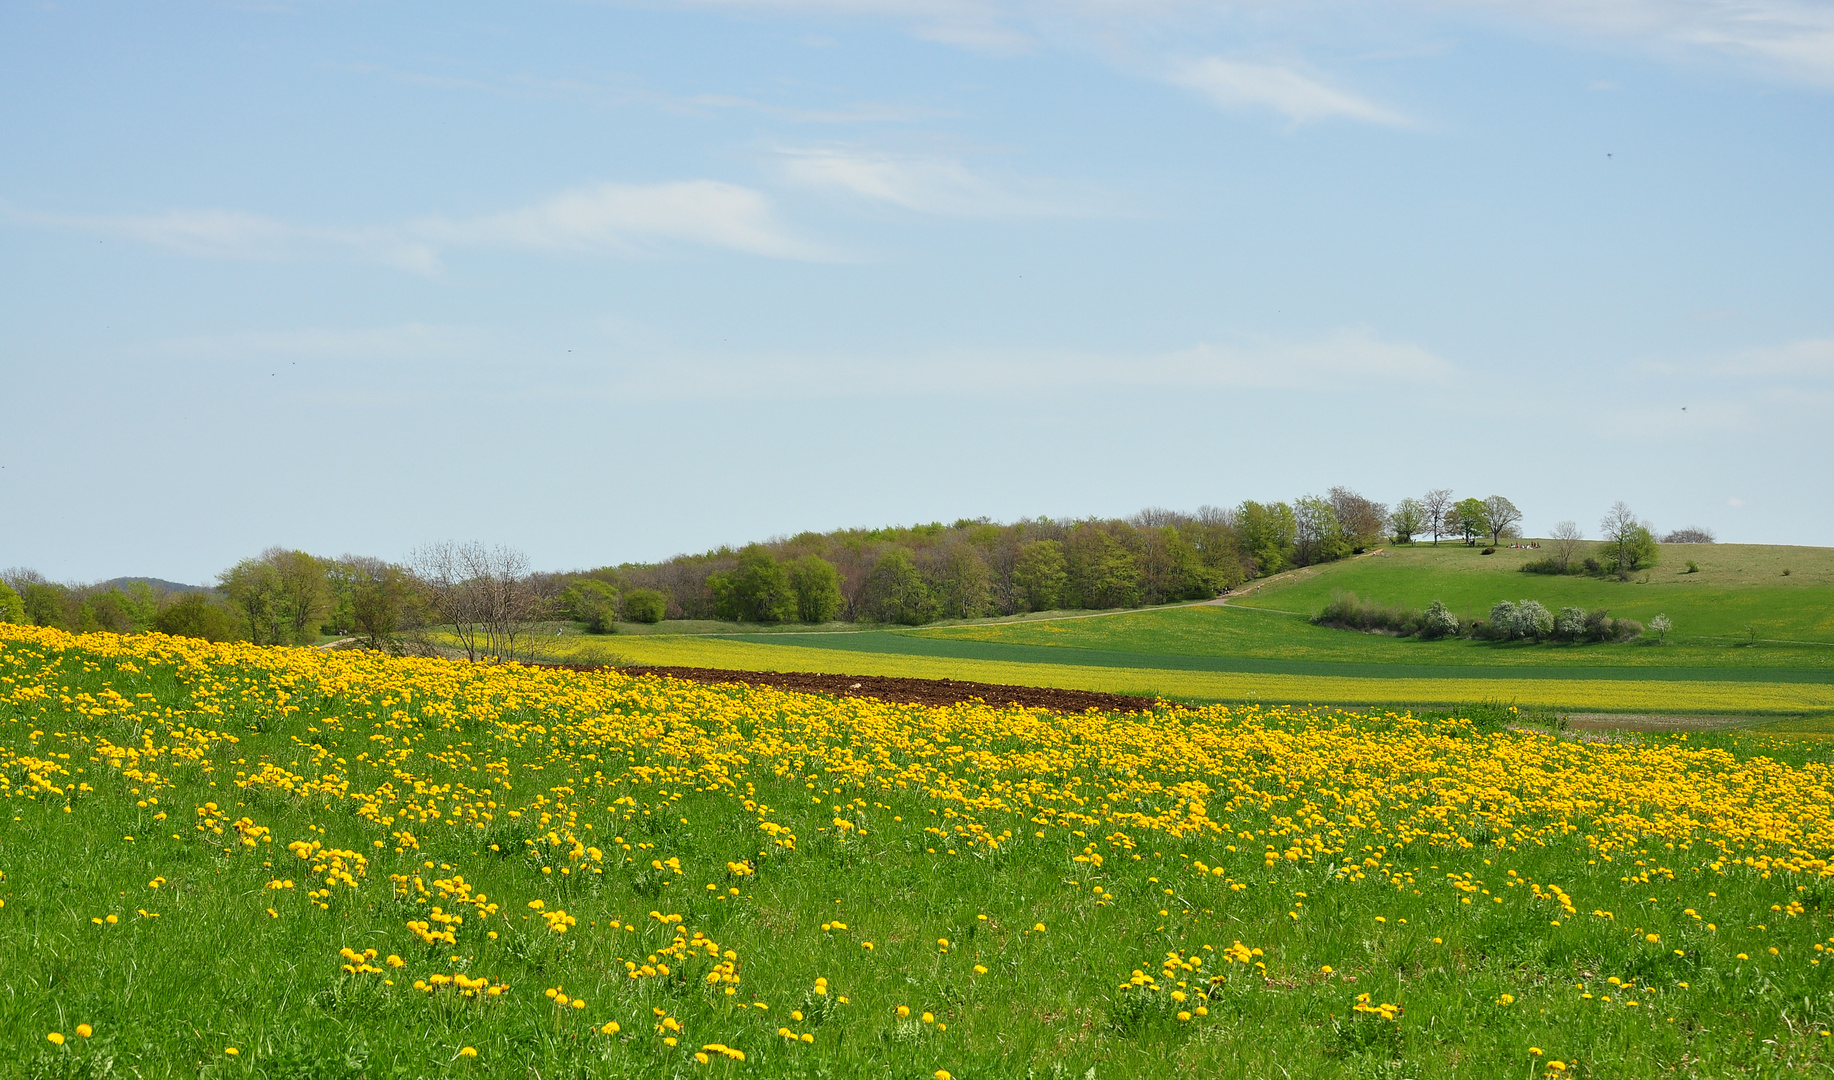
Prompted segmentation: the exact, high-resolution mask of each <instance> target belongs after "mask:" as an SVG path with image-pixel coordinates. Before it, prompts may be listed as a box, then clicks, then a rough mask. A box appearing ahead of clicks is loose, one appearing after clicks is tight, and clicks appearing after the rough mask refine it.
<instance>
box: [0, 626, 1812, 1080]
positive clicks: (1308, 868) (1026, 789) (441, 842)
mask: <svg viewBox="0 0 1834 1080" xmlns="http://www.w3.org/2000/svg"><path fill="white" fill-rule="evenodd" d="M1831 783H1834V766H1830V764H1829V761H1828V758H1827V746H1826V744H1824V743H1820V742H1795V741H1789V740H1778V739H1773V738H1766V737H1758V736H1752V735H1730V736H1712V737H1698V736H1697V737H1693V738H1689V737H1685V736H1675V737H1662V738H1655V737H1645V738H1631V737H1623V738H1616V739H1612V740H1607V741H1600V742H1584V741H1578V740H1573V739H1563V738H1558V737H1555V736H1553V735H1551V734H1548V733H1542V732H1536V731H1531V730H1524V731H1511V730H1484V729H1481V728H1479V727H1478V726H1475V725H1473V724H1472V723H1471V722H1469V721H1466V720H1460V719H1457V718H1453V719H1439V720H1432V721H1426V720H1422V719H1419V718H1416V717H1413V716H1409V715H1405V714H1396V713H1379V712H1378V713H1350V712H1342V711H1333V710H1309V709H1289V708H1275V709H1261V708H1252V707H1251V708H1241V709H1237V708H1228V707H1209V708H1203V709H1161V710H1158V711H1155V712H1151V713H1143V714H1136V715H1129V716H1114V715H1104V714H1101V713H1095V712H1090V713H1085V714H1082V715H1078V716H1061V715H1052V714H1049V713H1046V712H1042V711H1028V710H1023V709H991V708H988V707H985V706H980V705H973V704H969V705H962V706H955V707H950V708H926V707H920V706H896V705H888V704H885V703H882V702H875V701H870V700H865V699H846V700H834V699H829V698H824V697H820V696H816V695H806V694H794V693H785V692H779V691H773V690H766V689H758V688H746V687H742V686H715V687H708V686H699V685H694V684H686V683H680V682H675V681H672V680H664V679H656V678H653V677H646V678H632V677H628V676H624V675H620V674H618V673H616V672H592V673H577V672H568V671H558V670H551V669H527V668H521V667H517V666H514V665H489V664H467V663H462V662H456V661H446V660H396V659H389V658H386V657H380V656H376V655H373V654H359V653H349V652H341V653H326V652H321V651H315V650H303V649H279V648H256V647H251V646H245V645H224V646H214V645H208V644H204V643H200V642H197V641H192V640H184V639H174V638H165V637H162V636H159V635H145V636H139V637H131V638H122V637H114V636H110V635H89V636H84V637H72V636H70V635H67V634H63V633H61V632H57V631H48V630H37V629H26V628H18V627H11V626H6V627H0V809H4V810H5V811H6V812H5V813H3V814H0V970H4V971H6V972H7V978H6V988H7V993H6V994H5V995H0V1075H3V1076H8V1077H11V1076H30V1077H50V1076H60V1077H80V1076H91V1077H94V1076H109V1075H128V1076H153V1077H164V1076H210V1077H312V1078H322V1077H333V1078H346V1080H354V1078H359V1077H363V1078H381V1077H431V1076H441V1077H444V1076H480V1077H482V1076H490V1077H530V1078H541V1080H551V1078H554V1077H581V1078H592V1077H623V1076H693V1075H701V1074H706V1075H716V1074H717V1075H722V1076H728V1075H729V1076H757V1077H791V1076H797V1077H801V1076H834V1077H852V1076H892V1077H912V1078H931V1080H953V1078H956V1077H960V1078H963V1080H969V1078H976V1077H1034V1076H1052V1077H1058V1076H1062V1077H1072V1076H1074V1077H1085V1078H1088V1077H1130V1076H1155V1077H1156V1076H1165V1075H1168V1074H1171V1073H1190V1074H1193V1075H1205V1076H1219V1077H1266V1076H1271V1075H1282V1076H1290V1077H1372V1076H1394V1077H1415V1078H1422V1080H1425V1078H1438V1077H1454V1076H1460V1077H1463V1076H1472V1075H1482V1076H1517V1077H1541V1076H1578V1077H1600V1078H1603V1077H1622V1076H1658V1075H1671V1074H1674V1075H1699V1076H1719V1075H1727V1074H1731V1073H1738V1074H1740V1075H1759V1076H1820V1075H1826V1074H1827V1072H1828V1071H1829V1069H1830V1066H1831V1065H1834V1037H1831V1036H1830V1034H1829V1031H1830V1024H1834V963H1827V962H1824V961H1826V960H1827V958H1828V955H1829V954H1828V951H1827V948H1828V946H1827V944H1826V942H1827V941H1828V940H1830V939H1831V935H1834V919H1831V918H1830V912H1829V911H1828V910H1826V909H1824V907H1823V904H1824V902H1825V895H1826V885H1827V882H1828V880H1829V878H1830V877H1834V864H1831V863H1830V861H1829V860H1830V857H1831V856H1834V792H1831V791H1830V785H1831Z"/></svg>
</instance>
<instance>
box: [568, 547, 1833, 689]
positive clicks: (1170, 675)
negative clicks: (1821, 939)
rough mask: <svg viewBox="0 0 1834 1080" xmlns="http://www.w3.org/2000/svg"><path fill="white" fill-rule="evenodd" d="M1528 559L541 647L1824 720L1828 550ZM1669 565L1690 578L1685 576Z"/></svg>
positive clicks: (1431, 557) (1460, 553)
mask: <svg viewBox="0 0 1834 1080" xmlns="http://www.w3.org/2000/svg"><path fill="white" fill-rule="evenodd" d="M1544 553H1545V549H1543V550H1542V551H1535V550H1514V549H1507V548H1505V549H1503V550H1500V551H1498V552H1497V553H1496V554H1494V555H1488V556H1486V555H1483V554H1481V553H1480V551H1479V550H1477V549H1473V548H1466V547H1464V546H1462V545H1443V546H1441V547H1439V548H1433V547H1431V546H1427V547H1415V548H1404V549H1400V550H1396V551H1390V552H1383V553H1380V554H1375V555H1371V556H1365V557H1362V558H1356V559H1350V560H1345V561H1343V562H1337V563H1330V564H1327V565H1324V566H1319V567H1312V568H1308V569H1305V570H1300V571H1295V572H1293V573H1290V574H1284V575H1281V576H1279V577H1276V578H1270V579H1268V580H1266V581H1264V582H1261V583H1260V584H1259V585H1253V586H1249V587H1248V589H1247V590H1244V591H1242V592H1239V593H1237V594H1235V595H1233V596H1230V597H1228V598H1226V600H1225V602H1224V603H1223V604H1220V605H1219V604H1214V603H1212V604H1195V605H1186V606H1179V607H1162V608H1154V609H1150V610H1138V611H1127V612H1115V613H1096V614H1086V613H1085V614H1063V615H1061V616H1058V617H1046V618H1039V617H1035V616H1034V617H1029V618H1023V619H1014V620H1002V621H995V622H983V623H976V624H967V625H956V626H941V627H925V628H922V629H912V630H873V631H841V632H834V631H832V630H830V631H826V632H815V633H793V632H791V633H784V632H778V633H771V634H757V633H739V634H733V633H730V632H728V633H725V634H721V635H719V636H718V637H713V636H711V635H709V636H704V637H691V636H679V635H671V634H666V633H665V634H658V635H654V636H647V637H643V638H630V637H614V638H609V639H597V640H596V641H588V640H586V639H583V638H579V637H571V636H570V637H567V638H562V639H556V642H555V644H556V645H557V646H561V647H562V648H563V649H564V650H565V651H566V652H567V653H568V654H569V656H568V658H571V659H582V660H583V659H588V658H590V657H589V654H591V653H593V652H595V651H598V652H604V653H605V654H606V658H607V659H609V658H610V656H611V655H612V654H615V655H616V656H618V657H619V658H621V659H623V660H626V661H630V662H641V663H686V664H702V665H706V666H716V667H733V668H742V669H749V670H763V669H767V668H770V669H776V670H810V671H837V672H850V673H854V674H900V675H921V676H925V677H954V678H973V679H980V680H982V681H989V682H1015V683H1028V684H1032V685H1054V686H1074V687H1080V688H1085V689H1109V690H1112V689H1125V690H1130V691H1131V690H1151V691H1157V692H1160V693H1164V694H1168V695H1171V696H1177V697H1183V698H1187V699H1192V700H1262V701H1266V700H1293V701H1332V702H1354V703H1364V704H1374V703H1389V704H1394V703H1422V702H1460V701H1477V700H1484V699H1491V698H1496V699H1504V700H1514V701H1519V702H1522V703H1523V704H1530V703H1533V704H1536V705H1542V706H1547V707H1555V708H1574V709H1584V710H1602V711H1619V712H1637V711H1649V710H1655V711H1673V712H1717V713H1748V714H1760V713H1779V712H1785V713H1789V712H1793V713H1802V712H1812V711H1819V710H1822V709H1826V708H1828V707H1829V704H1830V703H1834V699H1830V697H1829V696H1828V695H1829V694H1830V693H1831V692H1834V550H1830V549H1825V548H1800V547H1760V546H1752V545H1714V546H1705V545H1702V546H1689V547H1687V548H1684V549H1676V548H1670V549H1669V550H1667V551H1665V552H1664V558H1663V560H1662V562H1661V563H1659V564H1658V565H1657V566H1656V567H1655V568H1654V569H1652V570H1650V571H1649V572H1648V573H1647V575H1645V574H1641V573H1639V574H1638V575H1637V577H1636V579H1635V580H1632V581H1629V582H1619V581H1614V580H1604V579H1599V578H1576V577H1548V576H1543V575H1536V574H1524V573H1520V572H1518V568H1519V567H1520V566H1521V565H1522V563H1523V562H1525V561H1527V560H1528V559H1530V558H1535V557H1538V556H1540V555H1542V554H1544ZM1688 559H1693V560H1694V561H1695V562H1696V563H1697V564H1698V566H1699V568H1700V569H1699V571H1698V572H1696V573H1685V572H1684V571H1685V570H1686V562H1687V560H1688ZM1785 568H1788V569H1789V570H1790V573H1789V575H1788V576H1785V575H1784V574H1783V570H1784V569H1785ZM1340 591H1350V592H1355V593H1357V594H1358V595H1359V596H1362V597H1363V598H1365V599H1368V600H1374V601H1378V602H1381V603H1385V604H1393V605H1397V606H1402V605H1404V606H1407V607H1415V608H1418V607H1424V606H1425V605H1426V604H1428V603H1430V602H1431V601H1433V600H1435V599H1441V600H1444V601H1445V602H1446V603H1447V604H1448V605H1449V606H1451V607H1452V608H1453V609H1454V610H1455V611H1457V612H1458V613H1459V614H1460V616H1461V617H1464V618H1476V617H1482V616H1484V615H1485V614H1487V612H1488V610H1489V608H1490V605H1492V604H1493V603H1495V602H1497V601H1499V600H1506V599H1507V600H1521V599H1524V598H1533V599H1536V600H1539V601H1540V602H1541V603H1543V604H1545V605H1546V606H1548V607H1549V608H1551V609H1558V608H1560V607H1566V606H1569V605H1571V606H1581V607H1586V608H1600V607H1603V608H1609V609H1610V610H1611V611H1612V613H1613V614H1614V615H1619V616H1626V617H1629V618H1634V619H1638V620H1640V621H1643V622H1645V623H1647V622H1648V621H1649V620H1650V619H1652V618H1653V617H1654V616H1655V615H1657V614H1659V613H1660V614H1666V615H1668V616H1669V618H1670V619H1671V620H1673V622H1674V625H1675V629H1674V631H1673V632H1672V633H1671V634H1670V635H1669V637H1668V640H1667V642H1666V643H1661V644H1658V643H1657V642H1656V641H1655V640H1654V639H1653V638H1650V637H1645V638H1644V639H1643V640H1640V641H1633V642H1620V643H1608V644H1601V643H1593V644H1551V643H1534V642H1521V641H1516V642H1492V641H1477V640H1471V639H1464V638H1452V639H1446V640H1440V641H1422V640H1419V639H1415V638H1396V637H1389V636H1384V635H1380V634H1364V633H1357V632H1354V631H1348V630H1338V629H1331V628H1327V627H1321V626H1314V625H1313V624H1312V623H1311V621H1310V618H1311V616H1312V615H1313V614H1314V613H1316V612H1317V611H1318V610H1319V609H1320V608H1321V607H1322V606H1323V605H1324V604H1325V603H1326V602H1327V601H1329V600H1330V598H1331V597H1332V595H1333V594H1335V593H1337V592H1340ZM668 627H669V624H663V627H659V628H658V629H665V628H668ZM1747 627H1750V628H1751V629H1749V630H1748V629H1747ZM746 629H756V628H746ZM1752 631H1755V633H1753V632H1752ZM563 642H564V643H565V644H564V646H563V645H562V643H563Z"/></svg>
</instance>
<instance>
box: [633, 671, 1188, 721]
mask: <svg viewBox="0 0 1834 1080" xmlns="http://www.w3.org/2000/svg"><path fill="white" fill-rule="evenodd" d="M618 670H620V671H622V672H624V673H625V674H626V675H667V676H670V677H671V678H676V679H686V680H688V681H690V682H697V683H710V684H711V683H748V684H750V685H752V686H774V687H776V688H777V689H779V690H802V691H809V692H813V693H817V694H833V695H835V696H837V697H869V698H878V699H879V700H880V701H896V702H899V703H901V704H906V705H954V704H957V703H959V702H963V701H974V700H977V699H978V700H980V701H985V702H986V703H987V704H989V705H1018V706H1022V707H1024V708H1030V709H1050V710H1051V711H1052V712H1065V713H1078V712H1082V711H1083V710H1085V709H1097V710H1099V711H1101V712H1140V711H1142V710H1144V709H1150V708H1152V707H1153V706H1154V705H1156V704H1158V703H1157V702H1156V701H1154V700H1153V699H1152V698H1149V697H1132V696H1129V695H1127V694H1099V693H1096V692H1094V691H1092V690H1060V689H1057V688H1055V687H1049V686H1004V685H1001V684H998V683H979V682H963V681H960V680H957V679H900V678H892V677H890V676H885V675H820V674H816V673H814V672H806V671H727V670H724V669H721V668H696V667H627V668H619V669H618Z"/></svg>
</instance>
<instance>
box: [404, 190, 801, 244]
mask: <svg viewBox="0 0 1834 1080" xmlns="http://www.w3.org/2000/svg"><path fill="white" fill-rule="evenodd" d="M405 232H406V233H407V234H408V235H411V236H415V237H418V238H421V239H423V240H425V241H426V242H429V243H432V244H437V245H440V246H453V247H458V246H464V247H499V248H522V249H531V250H543V251H562V250H566V251H613V252H635V251H640V250H643V249H647V248H652V247H654V246H656V245H657V244H659V243H666V242H687V243H693V244H701V245H704V246H707V247H719V248H730V249H732V250H734V251H745V252H750V253H751V254H754V255H768V256H771V257H774V258H780V259H819V258H824V257H827V255H826V253H825V252H823V250H822V249H821V248H820V247H818V246H817V245H815V244H812V243H809V242H808V241H805V240H802V239H800V238H798V237H795V236H793V235H791V234H790V232H789V231H788V230H786V229H785V228H784V227H783V226H782V224H780V223H779V222H778V221H777V216H776V213H775V211H774V210H773V209H772V207H771V203H770V200H769V199H768V198H767V197H766V196H765V195H763V194H762V193H761V192H758V191H754V190H752V189H751V188H746V187H740V186H738V185H736V184H727V183H722V182H720V181H717V180H684V181H678V182H675V183H668V184H601V185H599V186H597V187H590V188H578V189H575V190H573V191H568V192H564V193H562V194H560V195H557V196H555V197H554V198H552V199H548V200H546V201H544V202H540V203H536V204H533V205H530V206H524V207H518V208H517V209H514V210H509V211H506V212H504V213H500V214H490V215H486V216H484V217H476V218H469V219H461V220H456V221H455V220H449V219H446V218H426V219H423V220H420V221H417V222H414V223H412V224H410V225H409V226H407V227H406V229H405Z"/></svg>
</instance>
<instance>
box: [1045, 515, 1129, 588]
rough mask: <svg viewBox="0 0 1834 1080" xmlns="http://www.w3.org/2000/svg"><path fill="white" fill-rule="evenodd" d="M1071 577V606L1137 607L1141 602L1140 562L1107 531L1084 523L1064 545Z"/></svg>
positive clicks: (1074, 530) (1092, 524) (1069, 586)
mask: <svg viewBox="0 0 1834 1080" xmlns="http://www.w3.org/2000/svg"><path fill="white" fill-rule="evenodd" d="M1064 570H1065V572H1066V573H1067V574H1068V575H1069V579H1070V580H1069V585H1068V587H1067V588H1066V589H1065V594H1066V595H1065V602H1066V604H1067V605H1068V606H1070V607H1081V608H1119V607H1133V606H1134V605H1135V604H1138V603H1139V602H1140V561H1139V559H1137V558H1136V557H1135V556H1134V553H1133V552H1131V551H1128V550H1127V549H1126V548H1125V547H1123V546H1122V545H1121V542H1120V541H1119V540H1116V539H1115V538H1114V536H1113V535H1111V534H1110V533H1109V532H1108V530H1107V529H1104V528H1103V527H1102V526H1101V525H1100V524H1097V523H1094V522H1084V523H1083V524H1081V525H1078V526H1077V527H1076V528H1075V529H1072V530H1071V531H1070V536H1069V540H1068V542H1067V543H1065V544H1064Z"/></svg>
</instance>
